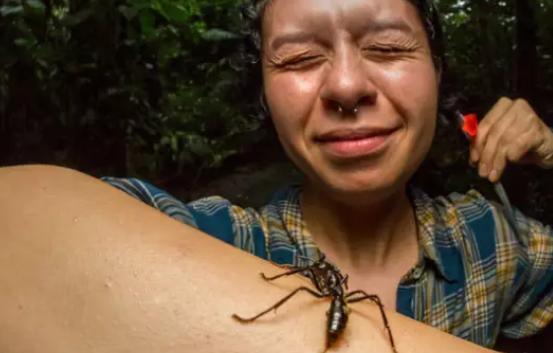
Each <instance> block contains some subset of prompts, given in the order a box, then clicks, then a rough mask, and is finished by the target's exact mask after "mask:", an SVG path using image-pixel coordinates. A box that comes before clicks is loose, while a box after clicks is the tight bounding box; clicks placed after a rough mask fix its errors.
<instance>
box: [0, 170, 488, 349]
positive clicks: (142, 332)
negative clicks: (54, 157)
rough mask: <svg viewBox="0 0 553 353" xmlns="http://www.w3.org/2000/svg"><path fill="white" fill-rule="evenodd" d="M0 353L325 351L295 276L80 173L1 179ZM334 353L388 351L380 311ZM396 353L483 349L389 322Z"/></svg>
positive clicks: (363, 317)
mask: <svg viewBox="0 0 553 353" xmlns="http://www.w3.org/2000/svg"><path fill="white" fill-rule="evenodd" d="M0 224H1V225H2V233H0V240H1V241H2V243H3V247H2V248H1V250H0V286H1V287H2V288H0V351H1V352H3V353H15V352H26V353H33V352H41V353H50V352H52V353H53V352H56V353H58V352H83V353H86V352H95V353H96V352H126V351H129V352H131V351H132V352H134V353H140V352H144V353H146V352H179V353H182V352H244V353H247V352H300V351H301V352H322V351H323V350H324V343H325V321H326V317H325V311H326V310H327V308H328V305H329V304H328V302H327V301H325V300H321V299H316V298H313V297H311V296H309V295H308V294H301V293H300V294H298V295H297V296H296V297H295V298H293V299H291V300H290V301H289V302H288V303H286V304H285V305H284V306H282V307H281V308H280V309H279V310H278V312H277V313H276V314H274V313H270V314H268V315H267V316H266V317H264V318H263V319H260V320H259V321H256V322H255V323H251V324H240V323H238V322H236V321H234V320H233V319H232V318H231V315H232V314H233V313H239V314H241V315H244V316H248V315H252V314H255V313H257V312H259V311H261V310H262V309H265V308H267V307H269V306H271V305H272V304H273V303H275V302H276V301H277V300H278V299H280V298H281V297H283V296H284V295H286V294H288V293H289V292H290V291H291V290H293V289H295V288H297V287H299V286H301V285H305V284H306V283H307V281H305V280H304V279H303V278H300V277H289V278H283V279H281V280H278V281H277V282H275V283H267V282H265V281H263V280H262V279H261V278H260V277H259V272H265V273H268V274H273V273H278V272H280V271H281V269H279V268H278V267H276V266H274V265H272V264H270V263H268V262H265V261H262V260H260V259H257V258H255V257H253V256H250V255H248V254H246V253H244V252H241V251H239V250H237V249H234V248H232V247H230V246H227V245H225V244H223V243H221V242H219V241H217V240H214V239H212V238H210V237H208V236H205V235H203V234H201V233H200V232H199V231H197V230H195V229H192V228H190V227H187V226H185V225H183V224H180V223H178V222H176V221H174V220H172V219H170V218H168V217H166V216H164V215H162V214H160V213H159V212H157V211H156V210H153V209H151V208H149V207H147V206H145V205H142V204H141V203H139V202H137V201H135V200H133V199H131V198H130V197H128V196H127V195H124V194H123V193H121V192H119V191H117V190H115V189H114V188H111V187H109V186H107V185H104V184H103V183H101V182H99V181H97V180H95V179H92V178H89V177H86V176H84V175H81V174H77V173H74V172H69V171H65V170H59V169H52V168H43V167H38V168H37V167H33V168H11V169H0ZM352 309H353V312H352V314H351V315H350V321H349V323H348V327H347V329H346V331H345V333H344V335H343V339H342V340H341V341H339V342H338V344H337V347H336V348H337V349H336V351H340V352H364V353H366V352H387V351H391V350H390V345H389V342H388V340H387V336H386V333H385V331H384V329H383V325H382V322H381V319H380V317H379V314H378V310H377V308H376V307H375V306H374V305H371V304H369V303H356V304H353V305H352ZM388 316H389V319H390V326H391V329H392V332H393V334H394V337H395V339H396V346H397V349H398V352H400V353H409V352H440V353H447V352H456V353H458V352H467V353H473V352H474V353H478V352H485V351H486V350H484V349H482V348H479V347H476V346H474V345H472V344H469V343H467V342H465V341H461V340H459V339H457V338H454V337H452V336H449V335H446V334H444V333H441V332H439V331H437V330H435V329H432V328H430V327H427V326H424V325H422V324H420V323H417V322H415V321H412V320H410V319H408V318H405V317H403V316H401V315H397V314H394V313H388Z"/></svg>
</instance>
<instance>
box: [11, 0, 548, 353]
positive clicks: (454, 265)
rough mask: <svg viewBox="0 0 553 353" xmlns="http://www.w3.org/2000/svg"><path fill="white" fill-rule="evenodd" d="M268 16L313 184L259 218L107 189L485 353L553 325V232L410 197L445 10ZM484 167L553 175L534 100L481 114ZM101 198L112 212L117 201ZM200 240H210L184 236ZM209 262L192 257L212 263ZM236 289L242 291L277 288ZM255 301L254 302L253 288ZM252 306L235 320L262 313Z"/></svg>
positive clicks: (275, 101)
mask: <svg viewBox="0 0 553 353" xmlns="http://www.w3.org/2000/svg"><path fill="white" fill-rule="evenodd" d="M256 9H257V12H254V14H256V15H259V17H258V22H257V24H258V26H259V27H257V28H258V30H259V32H260V34H261V35H260V37H259V39H260V41H259V43H258V44H260V49H261V52H260V59H261V60H260V63H261V67H262V78H263V81H262V82H263V93H264V100H265V102H266V106H267V108H268V111H269V112H270V114H271V117H272V119H273V122H274V125H275V127H276V130H277V132H278V135H279V138H280V141H281V143H282V145H283V147H284V149H285V150H286V152H287V154H288V156H289V157H290V158H291V159H292V160H293V161H294V163H295V164H296V165H297V166H298V168H299V169H300V170H301V171H302V172H303V173H304V174H305V177H306V178H305V183H304V184H303V186H302V187H291V188H288V189H286V190H284V191H282V192H280V193H277V194H276V195H275V197H274V199H273V201H272V202H271V203H270V204H269V205H267V206H266V207H264V208H263V209H262V210H260V211H259V212H257V211H254V210H251V209H247V210H244V209H240V208H238V207H236V206H232V205H230V204H229V203H228V202H226V201H225V200H222V199H220V198H207V199H203V200H199V201H197V202H193V203H191V204H189V205H186V206H185V205H183V204H182V203H180V202H179V201H177V200H175V199H173V198H172V197H170V196H169V195H167V194H165V193H164V192H162V191H160V190H158V189H156V188H155V187H153V186H150V185H148V184H145V183H143V182H140V181H137V180H117V179H106V180H107V181H108V182H110V183H112V184H113V185H115V186H116V187H119V188H120V189H123V190H124V191H126V192H128V193H131V194H133V195H134V196H136V197H138V198H140V199H142V200H143V201H145V202H147V203H149V204H151V205H153V206H155V207H157V208H158V209H160V210H162V211H163V212H165V213H167V214H169V215H171V216H173V217H174V218H177V219H179V220H181V221H184V222H185V223H188V224H190V225H193V226H195V227H196V228H199V229H200V230H201V231H203V232H205V233H208V234H210V235H213V236H215V237H217V238H219V239H221V240H224V241H226V242H227V243H230V244H232V245H234V246H237V247H240V248H242V249H244V250H247V251H249V252H251V253H253V254H255V255H257V256H259V257H262V258H265V259H268V260H270V261H272V262H275V263H279V264H292V265H304V264H306V262H309V260H307V259H317V258H319V257H320V255H321V253H324V254H325V255H326V256H327V258H328V259H329V260H330V261H331V262H332V263H334V264H336V265H337V266H338V267H339V268H340V269H341V270H342V272H344V273H347V274H348V275H349V285H350V289H361V290H365V291H366V292H369V293H375V294H378V295H379V297H380V298H381V300H382V301H383V303H384V305H385V307H386V308H388V310H391V311H393V310H397V311H398V312H399V313H401V314H403V315H405V316H409V317H412V318H415V319H417V320H419V321H422V322H425V323H428V324H430V325H432V326H434V327H437V328H439V329H441V330H443V331H446V332H448V333H451V334H454V335H456V336H459V337H461V338H464V339H468V340H471V341H473V342H475V343H477V344H479V345H483V346H488V347H491V346H493V344H494V342H495V340H496V338H497V336H498V334H499V333H500V332H502V333H504V334H506V335H508V336H511V337H522V336H526V335H531V334H533V333H535V332H537V331H538V330H539V329H540V328H543V327H544V326H545V325H547V323H548V322H549V321H550V320H551V317H552V315H553V314H552V310H551V307H552V301H553V293H551V283H552V282H553V280H552V279H553V269H552V268H553V262H552V261H553V260H552V258H553V257H552V256H551V253H552V251H553V250H552V249H553V245H552V239H553V231H552V230H551V228H549V227H546V226H543V225H541V224H539V223H538V222H536V221H534V220H530V219H527V218H525V217H524V216H523V215H521V214H517V222H518V224H517V228H518V229H520V232H519V235H520V238H517V237H516V236H515V231H514V230H513V229H511V228H509V226H508V225H507V222H506V219H505V215H504V212H503V210H502V209H501V207H499V206H496V205H494V204H492V203H490V202H488V201H486V200H485V199H483V197H482V196H481V195H479V194H478V193H476V192H470V193H469V194H467V195H453V196H451V197H449V198H439V199H436V200H433V199H430V198H429V197H427V196H426V195H425V194H424V193H423V192H422V191H420V190H417V189H416V188H408V187H407V185H408V182H409V180H410V179H411V177H412V176H413V174H414V173H415V171H416V170H417V168H418V167H419V165H420V164H421V162H422V160H423V159H424V158H425V156H426V154H427V152H428V150H429V148H430V145H431V143H432V139H433V136H434V132H435V129H436V120H437V119H436V116H437V110H438V104H439V87H440V80H441V74H442V72H441V70H442V62H443V61H442V60H441V59H442V58H443V53H441V51H440V45H439V39H440V38H439V37H440V29H439V24H438V23H437V20H436V18H437V16H436V15H435V13H434V12H433V7H432V6H430V5H428V4H427V3H426V2H425V1H406V0H341V1H334V0H325V1H321V0H295V1H289V0H272V1H269V2H267V1H263V2H261V3H258V4H257V5H256ZM429 19H430V21H428V20H429ZM521 131H525V132H524V133H523V134H521V133H520V132H521ZM515 137H516V138H515ZM471 159H472V161H473V162H474V163H477V164H478V167H479V172H480V174H481V176H483V177H487V178H489V179H490V181H497V180H498V179H499V178H500V176H501V173H502V172H503V170H504V168H505V166H506V164H507V162H508V161H512V162H523V161H531V162H534V163H536V164H538V165H541V166H543V167H546V168H550V167H553V133H552V132H551V131H550V130H549V129H547V127H546V126H545V125H544V124H543V122H541V120H540V119H539V118H538V117H537V116H536V114H535V113H534V112H533V110H532V109H531V108H530V107H529V106H528V105H527V104H526V103H524V102H523V101H515V102H513V101H510V100H508V99H502V100H500V101H499V102H498V104H497V105H496V106H495V107H494V108H493V109H492V110H491V112H490V113H489V114H488V115H487V116H486V117H485V118H484V119H483V121H482V123H481V126H480V131H479V135H478V137H477V139H476V141H474V143H473V144H472V145H471ZM43 172H44V171H43ZM10 173H11V174H10ZM10 173H7V174H10V175H11V176H5V178H7V180H11V181H12V182H15V181H14V180H23V179H24V178H21V179H19V178H15V177H13V175H15V174H17V175H19V176H22V175H25V172H23V171H16V172H14V171H13V170H12V171H11V172H10ZM14 173H15V174H14ZM18 173H19V174H18ZM46 173H47V172H46ZM5 174H6V173H5ZM10 178H11V179H10ZM14 178H15V179H14ZM68 178H69V177H68ZM77 179H78V178H77ZM18 182H21V181H18ZM82 183H84V184H87V182H84V181H83V182H82ZM110 195H111V194H110ZM97 197H99V198H101V199H102V200H103V201H102V202H106V203H108V204H109V201H108V200H109V199H110V198H109V197H106V198H103V197H100V196H97ZM110 197H112V198H115V194H113V196H110ZM118 202H121V203H124V202H123V201H118ZM125 202H126V201H125ZM127 206H128V207H131V206H130V204H129V205H127ZM66 207H68V206H67V204H66ZM80 207H82V205H81V206H80ZM133 207H136V206H133ZM12 214H13V213H12ZM117 214H119V215H120V212H117ZM149 217H150V216H148V217H146V218H147V219H150V218H149ZM151 217H152V219H153V218H154V217H153V216H151ZM146 218H145V219H146ZM158 221H159V220H158ZM126 222H129V221H128V220H125V221H123V223H126ZM159 222H161V221H159ZM77 223H78V222H77ZM130 223H132V222H130ZM145 228H147V229H151V224H148V227H145ZM102 229H104V228H102ZM133 229H135V230H136V231H137V232H138V231H139V230H138V229H137V228H133ZM185 229H187V232H189V233H191V234H195V233H194V232H192V231H191V230H190V229H189V228H185ZM81 231H82V230H81ZM173 231H174V230H173ZM174 232H175V231H174ZM160 237H162V238H163V236H160ZM123 238H124V237H123ZM133 239H134V238H133ZM137 239H139V240H141V241H143V240H144V239H143V237H142V236H138V238H137ZM171 239H172V240H171V241H169V242H174V239H173V238H171ZM190 241H192V242H195V241H196V242H199V241H200V240H198V239H196V238H192V240H191V239H187V240H183V242H190ZM201 242H206V244H210V246H211V247H212V248H214V249H216V248H217V247H218V246H217V245H215V243H211V242H209V241H207V240H205V239H204V240H202V241H201ZM188 246H189V245H187V246H186V247H185V248H186V249H187V251H188V252H187V253H189V251H190V250H191V249H192V247H188ZM218 251H219V250H216V251H215V253H218V254H219V256H223V257H224V255H222V252H218ZM228 251H229V254H231V255H229V256H230V257H233V258H235V257H236V256H237V255H235V253H233V252H231V251H230V250H228ZM198 252H199V253H201V254H202V255H198V254H195V255H191V258H192V259H193V258H194V256H196V257H198V256H204V257H208V255H207V253H205V251H204V250H199V251H198ZM212 261H213V260H212ZM208 262H209V261H208ZM208 262H203V263H204V265H205V263H208ZM224 262H225V264H227V265H228V266H233V265H232V261H224ZM186 265H187V266H188V267H187V271H190V269H191V268H197V267H198V266H197V263H196V265H194V262H193V261H191V262H190V263H188V262H187V263H186ZM213 266H215V265H213ZM236 266H237V267H239V266H238V265H236ZM258 266H260V265H258ZM208 267H209V266H208ZM215 267H216V266H215ZM215 267H214V268H215ZM212 269H213V268H212ZM200 270H201V269H200ZM213 271H214V272H216V273H218V274H221V269H220V268H215V269H214V270H213ZM231 272H232V271H231ZM221 276H222V277H224V274H221ZM154 277H155V276H154ZM208 277H209V276H208ZM230 277H232V276H230ZM191 278H194V279H195V278H196V277H194V276H192V277H191ZM239 280H240V281H242V283H246V284H248V286H247V287H244V288H256V286H258V287H257V288H266V287H267V288H271V286H267V285H266V284H264V286H263V287H259V286H261V285H263V284H261V285H260V284H254V283H252V282H251V281H250V282H248V281H247V280H244V278H243V277H239ZM290 281H297V280H296V279H291V280H290ZM208 282H209V281H208ZM191 283H194V284H197V282H194V281H192V282H191ZM209 285H211V286H213V285H214V283H213V282H209ZM223 287H224V288H227V289H228V288H231V287H232V286H231V285H228V286H227V287H225V286H224V285H223ZM198 288H200V287H198ZM258 290H260V289H258ZM267 290H268V291H269V290H270V289H267ZM198 292H199V293H202V294H204V295H205V290H204V289H198ZM254 292H255V289H254ZM243 295H244V296H246V298H243V300H248V299H247V296H248V291H247V290H244V294H243ZM231 297H232V291H231ZM252 298H256V293H252ZM304 300H305V301H306V302H309V298H304ZM311 301H312V300H311ZM205 303H206V304H207V303H211V302H210V301H205ZM209 305H212V304H209ZM253 305H254V304H251V305H250V306H249V307H250V309H247V308H246V306H244V305H242V306H241V305H238V306H239V307H241V309H242V310H237V311H240V312H242V311H243V310H249V312H250V313H253V312H255V310H254V309H252V308H251V306H253ZM258 309H263V307H260V308H258ZM190 310H192V309H190ZM279 310H280V309H279ZM282 310H283V311H282V312H283V313H284V315H285V314H286V309H285V307H283V309H282ZM302 310H303V309H302ZM207 311H209V312H212V310H211V311H210V310H207ZM280 313H281V311H279V314H280ZM281 315H282V314H281ZM305 315H308V314H305ZM394 317H395V316H394ZM184 318H186V315H185V316H184ZM221 320H223V319H221ZM401 320H404V319H397V318H394V319H392V330H394V324H395V323H397V325H399V327H401V328H402V329H401V330H399V331H400V333H399V335H400V338H399V341H400V344H399V347H398V350H399V351H400V352H401V351H402V350H403V351H407V350H409V349H410V348H409V344H408V343H405V342H409V340H408V339H406V338H405V335H408V332H409V329H408V328H407V327H410V326H408V325H407V324H405V321H401ZM212 322H215V323H219V321H212ZM298 322H299V323H300V324H301V322H302V321H301V319H299V320H298ZM357 325H362V324H357ZM403 325H407V326H403ZM260 326H261V327H263V325H257V326H256V325H249V326H248V328H244V327H237V328H236V329H235V330H237V331H235V332H234V333H236V334H241V332H242V331H240V330H242V329H244V330H256V329H259V330H262V328H260ZM226 327H227V329H228V327H229V326H228V325H227V326H226ZM230 327H232V326H230ZM256 327H257V328H256ZM350 327H351V329H350V330H351V331H350V332H358V331H355V330H356V329H355V328H354V327H357V328H358V327H360V326H356V323H355V322H352V323H351V324H350ZM395 327H398V326H395ZM298 330H299V329H298ZM198 332H203V331H201V330H198ZM218 332H220V331H218ZM421 332H422V331H421ZM223 336H224V335H223ZM346 339H347V337H346ZM411 339H413V338H412V337H411ZM307 340H308V341H309V340H310V339H307ZM415 341H417V340H416V339H415ZM348 342H357V341H356V340H353V339H352V340H348ZM401 342H404V343H401ZM448 342H449V341H448ZM242 343H244V342H242ZM244 344H246V346H247V343H244ZM353 346H354V347H356V346H355V343H353ZM446 346H447V344H446ZM415 348H417V347H416V345H415ZM418 348H420V347H418ZM241 349H243V350H244V351H247V350H246V348H244V346H242V348H241ZM344 349H347V348H344ZM351 349H353V350H355V348H351ZM426 349H429V348H428V347H427V348H426ZM439 349H440V350H441V351H445V350H447V348H445V347H441V348H439ZM465 349H467V351H469V348H465ZM471 349H472V348H471ZM238 350H240V349H238Z"/></svg>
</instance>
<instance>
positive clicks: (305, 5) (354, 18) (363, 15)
mask: <svg viewBox="0 0 553 353" xmlns="http://www.w3.org/2000/svg"><path fill="white" fill-rule="evenodd" d="M386 24H388V25H389V24H392V25H393V27H404V29H405V30H406V31H410V32H412V33H413V34H416V33H420V32H424V28H423V26H422V24H421V22H420V18H419V15H418V13H417V9H416V8H415V7H414V6H413V5H412V4H411V3H410V2H409V1H407V0H272V1H271V2H270V3H269V4H268V6H267V8H266V11H265V15H264V19H263V35H264V37H270V36H272V35H275V34H278V33H282V32H287V31H302V30H308V31H315V32H319V33H324V32H329V31H332V30H337V29H345V30H347V31H349V32H352V34H354V35H355V34H357V33H356V32H365V31H367V27H371V26H373V27H374V26H379V25H386ZM359 34H362V33H359Z"/></svg>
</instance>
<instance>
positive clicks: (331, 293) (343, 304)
mask: <svg viewBox="0 0 553 353" xmlns="http://www.w3.org/2000/svg"><path fill="white" fill-rule="evenodd" d="M284 267H286V268H288V269H289V271H288V272H284V273H281V274H279V275H276V276H273V277H267V276H265V274H264V273H261V277H262V278H263V279H264V280H265V281H273V280H275V279H278V278H281V277H284V276H290V275H293V274H296V273H299V274H302V275H304V276H305V277H307V278H309V279H310V280H311V282H312V283H313V285H314V286H315V288H317V290H316V291H315V290H313V289H311V288H308V287H304V286H302V287H299V288H296V289H295V290H294V291H292V292H291V293H290V294H288V295H287V296H285V297H284V298H282V299H281V300H279V301H278V302H277V303H276V304H274V305H273V306H271V307H270V308H268V309H267V310H265V311H262V312H261V313H259V314H257V315H255V316H253V317H250V318H243V317H240V316H238V315H237V314H233V315H232V317H233V318H234V319H235V320H237V321H240V322H242V323H250V322H253V321H255V320H257V319H258V318H260V317H261V316H263V315H265V314H267V313H268V312H270V311H271V310H276V309H277V308H278V307H280V306H281V305H282V304H284V303H286V302H287V301H288V300H289V299H290V298H292V297H293V296H294V295H296V294H297V293H299V292H301V291H305V292H307V293H309V294H311V295H313V296H314V297H317V298H331V299H332V301H331V303H330V309H329V310H328V311H327V312H326V316H327V329H326V349H325V352H326V351H327V350H328V349H329V348H330V347H331V346H332V345H333V344H334V342H336V340H337V339H338V337H339V336H340V334H341V333H342V332H343V331H344V329H345V328H346V324H347V322H348V315H349V313H350V309H349V308H348V304H351V303H357V302H360V301H363V300H367V299H368V300H370V301H372V302H374V303H376V305H378V308H379V310H380V314H381V315H382V321H383V322H384V326H385V327H386V330H387V331H388V336H389V338H390V343H391V346H392V350H393V353H397V350H396V346H395V343H394V337H393V336H392V331H391V329H390V325H389V324H388V318H387V317H386V313H385V312H384V305H383V304H382V302H381V301H380V298H379V297H378V295H374V294H367V293H366V292H365V291H362V290H356V291H353V292H347V290H348V276H347V275H346V276H344V275H342V273H341V272H340V270H339V269H338V268H337V267H336V266H335V265H333V264H331V263H329V262H327V261H326V260H325V256H324V255H322V256H321V257H320V258H319V260H317V261H315V262H313V264H311V265H308V266H304V267H296V268H294V267H288V266H284ZM344 288H345V290H344Z"/></svg>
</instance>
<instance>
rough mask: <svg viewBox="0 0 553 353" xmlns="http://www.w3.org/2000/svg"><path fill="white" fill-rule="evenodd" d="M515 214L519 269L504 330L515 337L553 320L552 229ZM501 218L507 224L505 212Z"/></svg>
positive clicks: (512, 288)
mask: <svg viewBox="0 0 553 353" xmlns="http://www.w3.org/2000/svg"><path fill="white" fill-rule="evenodd" d="M498 208H500V206H498ZM500 214H501V213H500ZM515 218H516V222H517V226H518V228H519V229H518V233H519V234H518V246H517V247H518V249H517V250H518V251H517V252H516V253H517V259H516V260H517V266H516V268H517V271H516V272H517V273H516V276H515V281H514V285H513V286H512V287H511V296H510V297H511V302H510V303H509V306H508V308H507V311H506V312H505V315H504V318H503V323H502V327H501V332H502V333H503V335H505V336H507V337H509V338H515V339H516V338H522V337H526V336H531V335H534V334H536V333H538V332H539V331H540V330H542V329H544V328H545V327H546V326H547V325H548V324H549V323H550V322H551V321H552V320H553V229H552V228H551V226H547V225H544V224H541V223H540V222H538V221H536V220H534V219H531V218H528V217H526V216H524V215H522V214H521V213H520V212H518V211H516V216H515ZM499 222H500V223H502V224H500V227H503V228H505V227H508V226H507V220H506V219H505V216H504V215H503V217H500V220H499Z"/></svg>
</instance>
